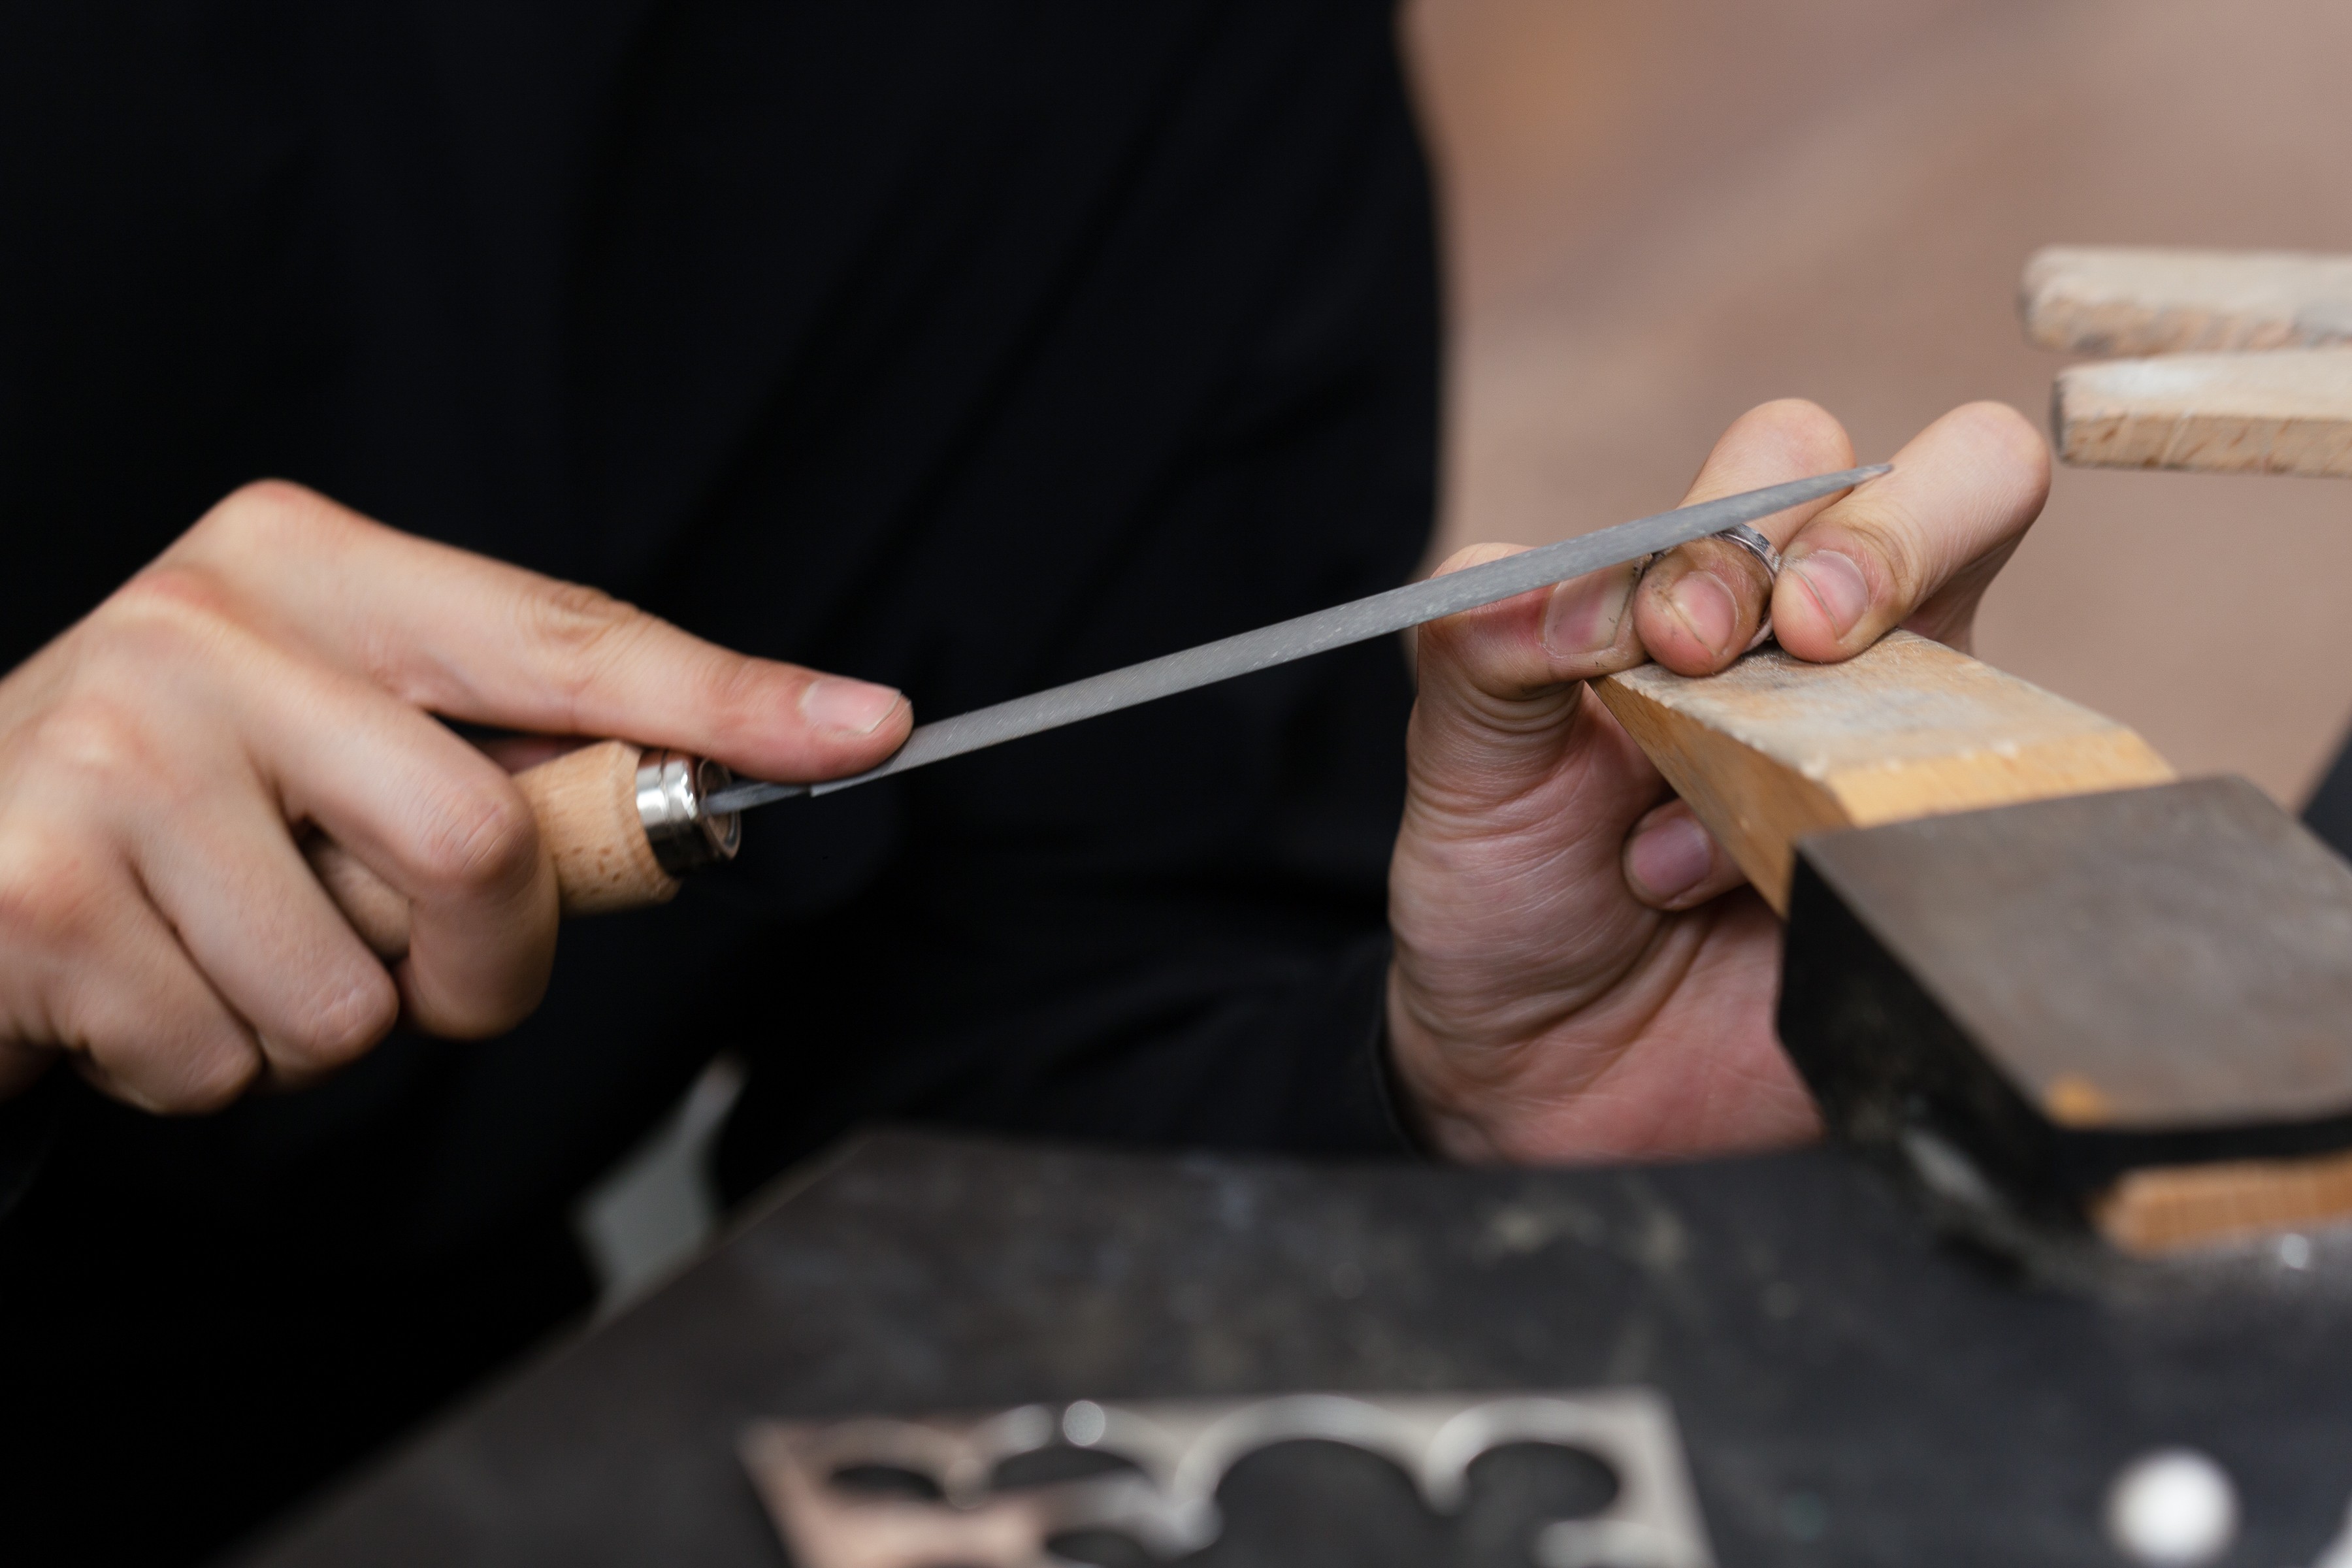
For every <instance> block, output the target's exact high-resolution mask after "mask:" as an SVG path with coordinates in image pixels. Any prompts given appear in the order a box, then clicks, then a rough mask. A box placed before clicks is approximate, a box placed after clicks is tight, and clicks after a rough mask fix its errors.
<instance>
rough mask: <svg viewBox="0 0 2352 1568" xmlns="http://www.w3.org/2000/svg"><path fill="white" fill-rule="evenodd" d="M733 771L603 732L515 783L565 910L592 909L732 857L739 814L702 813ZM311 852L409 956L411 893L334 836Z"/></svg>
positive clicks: (341, 900)
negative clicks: (604, 736) (607, 737)
mask: <svg viewBox="0 0 2352 1568" xmlns="http://www.w3.org/2000/svg"><path fill="white" fill-rule="evenodd" d="M723 779H724V770H722V769H716V768H715V767H714V766H713V764H710V763H703V762H700V761H698V760H697V759H694V758H690V757H684V756H681V755H679V754H678V753H676V752H641V751H640V750H639V749H638V748H636V747H635V746H632V745H630V744H629V743H628V742H625V741H600V742H597V743H595V744H594V745H591V746H583V747H582V748H580V749H579V750H578V751H576V752H566V753H564V754H563V755H562V756H560V757H557V758H556V759H554V760H553V761H552V762H546V763H540V764H539V766H537V767H535V768H530V769H527V770H525V771H524V772H522V773H517V774H516V775H515V784H516V786H517V787H518V788H520V790H521V791H522V793H523V798H524V799H526V800H528V801H530V809H531V815H532V816H535V817H537V818H538V819H539V833H540V840H541V843H542V844H544V845H545V846H546V847H547V851H548V853H549V855H550V856H551V857H552V858H553V859H554V861H555V883H556V887H557V889H558V890H559V891H560V893H561V894H562V900H563V912H564V913H565V914H566V915H587V914H603V913H607V912H610V911H613V910H634V909H642V908H644V907H645V906H646V905H648V904H659V903H666V902H667V901H668V900H670V899H672V898H675V897H676V896H677V889H678V879H677V870H679V869H684V868H688V867H689V866H692V865H697V864H702V863H705V862H708V861H712V860H723V859H730V858H733V856H734V853H735V847H736V845H737V844H738V843H739V842H740V837H739V835H740V828H739V826H738V825H737V822H736V819H735V818H734V817H732V816H727V817H723V818H716V819H713V818H707V817H704V816H700V815H699V805H700V798H701V795H703V794H704V793H705V792H706V791H707V790H708V789H709V788H710V787H712V786H713V785H714V784H717V783H719V782H723ZM665 852H667V863H666V856H665ZM304 853H305V854H306V855H308V856H309V857H310V866H311V868H312V869H313V870H314V871H316V872H317V873H318V877H319V880H320V882H321V883H323V884H324V885H325V887H326V889H327V891H328V893H329V894H330V895H331V896H332V897H333V899H334V900H335V902H336V903H337V904H338V905H340V906H341V909H342V911H343V913H344V915H345V916H346V917H347V918H348V919H349V920H350V921H351V922H352V928H353V929H354V930H356V931H358V932H359V933H360V935H361V936H362V937H363V938H365V939H366V941H367V944H368V945H369V946H370V947H372V948H373V949H374V950H375V951H376V952H377V953H378V954H379V955H381V956H382V957H383V958H385V959H389V960H397V959H399V958H401V957H404V955H405V954H406V953H407V952H408V900H407V898H406V897H405V896H404V895H403V894H402V893H400V892H399V891H397V890H396V889H394V888H393V887H392V886H391V885H390V884H388V883H386V882H385V881H384V880H383V879H382V878H381V877H378V876H377V875H376V874H375V873H374V872H373V871H371V870H370V869H368V868H367V867H365V866H364V865H362V864H361V863H360V861H359V860H358V859H357V858H355V857H354V856H352V853H351V852H350V851H349V850H347V849H345V848H344V847H342V846H341V845H340V844H337V843H336V842H335V841H334V840H332V839H331V838H326V837H314V838H312V839H311V840H310V842H309V843H308V844H307V845H305V846H304Z"/></svg>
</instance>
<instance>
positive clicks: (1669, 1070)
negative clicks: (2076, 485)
mask: <svg viewBox="0 0 2352 1568" xmlns="http://www.w3.org/2000/svg"><path fill="white" fill-rule="evenodd" d="M1854 461H1855V458H1854V453H1853V447H1852V444H1851V443H1850V442H1849V441H1848V439H1847V437H1846V435H1845V432H1844V430H1843V428H1842V427H1841V426H1839V425H1838V423H1837V422H1836V421H1835V420H1834V419H1832V417H1831V416H1829V415H1828V414H1827V413H1825V412H1823V411H1822V409H1821V408H1819V407H1817V406H1815V405H1811V404H1808V403H1799V402H1784V403H1774V404H1767V405H1764V406H1762V407H1760V408H1758V409H1755V410H1752V411H1751V412H1749V413H1748V415H1746V416H1743V417H1742V418H1740V419H1739V420H1738V422H1737V423H1735V424H1734V425H1733V426H1731V428H1730V429H1729V430H1728V431H1727V432H1726V433H1725V435H1724V437H1723V438H1722V439H1721V440H1720V441H1719V442H1717V445H1716V447H1715V450H1714V451H1713V452H1712V453H1711V454H1710V455H1709V456H1708V458H1707V460H1706V464H1705V466H1704V467H1703V468H1701V469H1700V471H1699V475H1698V478H1697V479H1696V482H1695V483H1694V484H1693V485H1692V487H1691V490H1690V494H1689V497H1688V499H1689V500H1707V499H1710V498H1712V497H1715V496H1719V495H1728V494H1733V493H1736V492H1738V491H1740V490H1745V489H1754V488H1756V487H1758V486H1760V485H1767V484H1771V483H1774V482H1776V481H1779V480H1782V479H1795V478H1798V477H1800V476H1801V475H1805V474H1815V473H1822V472H1826V471H1830V470H1834V469H1838V468H1847V467H1850V466H1852V465H1853V462H1854ZM1893 461H1894V463H1895V472H1894V473H1892V474H1890V475H1888V476H1886V477H1885V478H1884V479H1878V480H1875V481H1874V482H1872V483H1870V484H1869V485H1866V486H1864V488H1862V489H1858V490H1854V491H1850V492H1848V493H1847V494H1846V495H1845V496H1844V497H1843V498H1841V499H1837V500H1832V501H1825V502H1816V503H1814V504H1812V505H1811V506H1807V507H1801V508H1797V509H1795V510H1791V511H1789V512H1785V513H1782V514H1781V515H1780V516H1778V517H1775V518H1771V519H1769V520H1767V521H1765V522H1763V523H1761V524H1759V527H1760V528H1761V530H1762V531H1763V532H1764V533H1765V534H1766V535H1767V536H1769V538H1770V539H1771V540H1772V542H1773V543H1774V544H1775V545H1777V546H1778V547H1779V548H1780V551H1781V552H1782V554H1783V557H1784V560H1785V570H1784V572H1783V574H1782V576H1781V577H1780V582H1779V583H1778V584H1777V585H1774V586H1773V587H1772V588H1771V612H1772V622H1773V630H1774V635H1775V636H1776V637H1778V638H1779V640H1780V646H1781V647H1783V648H1785V649H1787V650H1788V651H1789V652H1790V653H1793V654H1795V655H1797V656H1799V657H1800V658H1809V659H1814V660H1817V661H1831V660H1835V659H1840V658H1851V657H1852V656H1853V655H1854V654H1856V653H1858V652H1860V651H1861V650H1862V649H1864V647H1868V646H1869V645H1870V644H1871V643H1873V642H1874V641H1875V640H1877V638H1878V637H1881V636H1883V635H1885V633H1886V632H1887V631H1889V630H1892V629H1893V628H1895V627H1896V626H1907V627H1909V628H1910V629H1911V630H1913V631H1916V632H1919V633H1921V634H1923V635H1925V636H1928V637H1937V638H1940V639H1941V640H1943V641H1945V642H1948V643H1950V644H1953V645H1954V646H1956V647H1967V646H1968V641H1969V632H1970V629H1971V627H1972V626H1973V623H1974V620H1975V616H1976V609H1977V605H1978V602H1979V599H1980V598H1981V597H1982V595H1983V593H1984V590H1985V587H1986V586H1987V584H1990V582H1991V580H1992V577H1993V575H1994V574H1995V573H1997V572H1998V571H1999V570H2000V566H2001V564H2002V563H2004V562H2005V561H2007V559H2008V558H2009V556H2010V554H2011V552H2012V551H2014V550H2015V548H2016V546H2017V543H2018V541H2019V540H2020V539H2021V537H2022V536H2023V534H2024V532H2025V530H2026V528H2027V527H2028V526H2029V525H2030V524H2031V523H2032V521H2033V520H2034V518H2035V517H2036V516H2037V515H2038V514H2039V513H2040V511H2041V510H2042V500H2043V499H2044V497H2045V496H2046V495H2047V493H2048V489H2049V478H2050V458H2049V449H2048V447H2046V446H2045V445H2044V444H2043V442H2042V437H2041V436H2040V434H2039V433H2038V432H2037V431H2035V430H2034V429H2033V427H2032V426H2030V425H2029V424H2027V422H2026V421H2025V419H2024V418H2023V417H2022V416H2020V415H2019V414H2017V413H2016V412H2015V411H2013V410H2011V409H2009V408H2006V407H2003V406H2001V405H1997V404H1972V405H1969V406H1967V407H1964V408H1959V409H1956V410H1954V411H1953V412H1952V413H1950V414H1948V415H1946V416H1944V417H1943V418H1942V419H1939V420H1937V422H1936V423H1935V424H1934V425H1932V426H1928V428H1927V430H1925V431H1923V432H1922V433H1921V434H1920V435H1919V436H1917V437H1915V438H1914V439H1913V440H1912V441H1911V442H1910V443H1908V444H1907V445H1906V446H1905V447H1903V449H1902V450H1901V451H1900V452H1898V453H1896V454H1895V458H1894V459H1893ZM1515 548H1516V547H1514V546H1509V545H1479V546H1474V547H1472V548H1471V549H1468V550H1465V551H1464V552H1461V553H1460V554H1457V555H1456V556H1454V559H1453V560H1451V561H1449V562H1448V563H1446V569H1449V570H1452V569H1459V568H1461V567H1463V566H1467V565H1470V564H1473V563H1475V562H1478V561H1481V560H1487V559H1491V558H1493V557H1495V556H1496V555H1501V554H1507V553H1510V552H1511V551H1512V550H1513V549H1515ZM1632 587H1633V574H1632V572H1631V570H1630V569H1628V568H1617V569H1613V570H1612V571H1608V572H1602V573H1598V574H1594V575H1593V576H1591V577H1586V578H1580V579H1578V580H1577V581H1575V582H1572V583H1565V584H1560V585H1559V586H1558V587H1556V588H1552V589H1549V590H1546V591H1541V592H1538V593H1534V594H1528V595H1521V596H1520V597H1518V598H1516V599H1511V600H1507V601H1505V602H1504V603H1502V604H1498V605H1489V606H1487V607H1486V608H1485V609H1482V610H1474V611H1471V612H1469V613H1467V614H1465V615H1461V616H1454V617H1452V618H1450V619H1448V620H1445V621H1442V622H1436V623H1433V624H1432V625H1430V626H1425V627H1423V630H1422V634H1421V644H1420V659H1419V671H1420V681H1421V690H1420V700H1419V701H1418V703H1417V704H1416V705H1415V708H1414V710H1413V717H1412V734H1411V737H1410V742H1409V745H1408V749H1407V763H1408V768H1409V770H1410V772H1409V786H1408V790H1409V793H1408V795H1407V797H1406V805H1405V820H1404V826H1403V829H1402V832H1401V833H1400V835H1399V836H1398V840H1397V848H1396V857H1395V859H1394V862H1393V863H1392V865H1391V870H1390V875H1389V921H1390V925H1391V930H1392V931H1393V932H1394V935H1395V938H1396V958H1395V961H1394V963H1393V965H1392V966H1391V972H1390V983H1389V1003H1388V1022H1389V1033H1390V1038H1391V1044H1392V1048H1393V1050H1394V1052H1395V1057H1394V1060H1395V1065H1396V1070H1397V1077H1398V1079H1399V1080H1400V1082H1401V1084H1402V1087H1403V1089H1405V1091H1406V1093H1405V1098H1406V1100H1407V1101H1408V1105H1407V1108H1406V1109H1407V1113H1408V1114H1409V1115H1411V1116H1412V1117H1413V1118H1414V1119H1415V1120H1416V1121H1417V1122H1418V1124H1419V1127H1420V1130H1421V1131H1422V1133H1423V1136H1424V1137H1425V1138H1426V1139H1427V1140H1428V1142H1430V1143H1431V1144H1432V1145H1433V1146H1434V1147H1435V1148H1436V1149H1437V1150H1438V1151H1439V1152H1442V1153H1444V1154H1446V1155H1449V1156H1451V1157H1453V1158H1455V1159H1460V1160H1467V1161H1525V1162H1546V1161H1558V1160H1579V1159H1605V1158H1612V1157H1625V1156H1643V1155H1664V1154H1685V1153H1698V1152H1721V1151H1729V1150H1738V1149H1754V1148H1762V1147H1769V1146H1772V1145H1775V1144H1780V1143H1787V1142H1794V1141H1797V1140H1800V1139H1802V1138H1806V1137H1809V1136H1811V1134H1812V1133H1813V1132H1814V1131H1816V1127H1817V1123H1816V1121H1815V1118H1814V1115H1813V1111H1812V1108H1811V1104H1810V1102H1809V1101H1808V1100H1807V1099H1806V1097H1805V1094H1804V1090H1803V1088H1802V1086H1801V1084H1800V1083H1799V1082H1798V1080H1797V1078H1796V1075H1795V1072H1794V1070H1793V1069H1792V1068H1790V1065H1789V1062H1788V1058H1786V1057H1785V1056H1783V1055H1782V1054H1781V1051H1780V1046H1779V1043H1778V1042H1777V1040H1776V1039H1775V1038H1774V1037H1773V1033H1772V1024H1771V1006H1772V998H1773V987H1774V981H1775V977H1776V973H1777V971H1778V967H1779V962H1780V925H1779V922H1778V921H1776V920H1775V919H1774V918H1773V916H1772V913H1771V911H1770V910H1769V909H1768V908H1767V907H1766V906H1765V904H1764V902H1763V900H1761V899H1759V898H1758V897H1757V896H1756V895H1755V893H1754V892H1753V891H1752V890H1751V889H1748V888H1746V887H1745V886H1744V885H1743V879H1742V878H1741V876H1740V873H1739V870H1738V867H1737V866H1735V865H1734V864H1733V863H1732V861H1731V859H1730V858H1729V857H1728V856H1727V855H1726V854H1725V853H1724V851H1723V850H1722V848H1721V847H1720V846H1718V845H1717V844H1716V843H1715V842H1714V840H1713V839H1712V838H1711V837H1709V836H1708V835H1707V834H1706V831H1705V829H1703V828H1702V827H1700V826H1699V825H1698V823H1697V822H1696V818H1694V817H1693V816H1692V815H1691V813H1690V811H1689V808H1688V807H1686V806H1685V805H1682V804H1681V803H1680V802H1678V801H1676V800H1675V799H1674V798H1673V797H1672V796H1671V795H1669V794H1668V792H1667V790H1666V788H1665V785H1664V783H1663V781H1662V780H1661V779H1660V777H1659V775H1658V773H1657V772H1656V770H1655V769H1654V768H1652V767H1651V766H1650V764H1649V763H1648V761H1647V760H1646V759H1645V758H1644V757H1643V755H1642V753H1641V752H1640V750H1639V749H1638V748H1637V747H1635V746H1634V744H1633V742H1632V741H1631V740H1630V739H1628V738H1627V736H1626V734H1625V732H1624V731H1622V729H1620V728H1619V727H1618V725H1617V723H1616V721H1615V720H1613V719H1612V718H1611V717H1610V715H1609V712H1608V710H1606V709H1605V708H1603V707H1602V706H1601V701H1600V700H1599V699H1598V698H1597V697H1595V696H1593V695H1592V694H1591V690H1590V689H1589V688H1588V687H1587V686H1586V685H1585V684H1584V682H1585V681H1586V680H1587V679H1589V678H1591V677H1594V676H1599V675H1603V674H1607V673H1609V672H1611V671H1612V670H1617V669H1623V668H1630V667H1631V666H1633V665H1634V664H1637V663H1639V662H1641V661H1642V660H1643V658H1645V657H1646V658H1654V659H1656V660H1657V661H1658V662H1660V663H1662V664H1664V665H1666V666H1668V667H1669V668H1674V669H1675V670H1678V671H1680V672H1682V673H1684V674H1689V675H1702V674H1707V673H1710V672H1712V671H1714V670H1717V669H1719V668H1723V667H1724V666H1725V665H1726V664H1728V663H1729V662H1730V661H1731V660H1732V659H1733V658H1737V657H1738V654H1739V652H1740V651H1741V650H1743V649H1744V648H1745V647H1747V646H1748V639H1749V637H1750V636H1751V635H1752V634H1753V633H1754V631H1755V629H1756V627H1757V625H1758V622H1759V616H1760V615H1761V613H1762V611H1763V607H1764V601H1765V595H1766V591H1767V584H1766V575H1765V572H1764V569H1763V567H1762V566H1761V565H1760V564H1759V563H1757V562H1756V560H1755V559H1754V557H1752V556H1750V555H1748V553H1747V552H1744V551H1741V550H1739V549H1738V548H1737V547H1735V546H1732V545H1728V544H1724V543H1720V542H1714V541H1708V542H1703V543H1700V544H1697V545H1693V546H1686V547H1685V548H1684V549H1682V550H1680V551H1677V552H1674V553H1673V554H1672V555H1669V556H1668V557H1666V558H1665V559H1664V560H1662V561H1660V562H1658V563H1654V564H1653V565H1652V566H1651V567H1650V569H1649V571H1648V572H1647V573H1646V574H1643V577H1642V579H1641V581H1640V584H1639V585H1638V588H1633V592H1632V593H1631V595H1630V613H1622V612H1623V611H1624V610H1625V609H1626V607H1627V600H1628V590H1629V588H1632Z"/></svg>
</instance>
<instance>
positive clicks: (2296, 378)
mask: <svg viewBox="0 0 2352 1568" xmlns="http://www.w3.org/2000/svg"><path fill="white" fill-rule="evenodd" d="M2020 310H2021V313H2022V314H2023V316H2024V319H2025V331H2026V335H2027V336H2028V337H2029V338H2031V339H2032V341H2033V342H2037V343H2039V344H2041V345H2042V346H2043V347H2044V348H2053V349H2058V350H2062V351H2063V352H2065V353H2084V354H2097V355H2110V354H2127V355H2139V356H2154V357H2139V358H2127V359H2116V360H2111V361H2109V362H2107V363H2095V364H2078V365H2074V366H2072V367H2070V368H2069V369H2067V370H2064V371H2062V372H2061V373H2060V374H2059V376H2058V382H2057V385H2056V388H2055V389H2054V392H2053V397H2052V401H2051V425H2052V426H2053V435H2054V437H2055V438H2056V444H2057V447H2058V455H2059V456H2060V457H2061V458H2064V459H2065V460H2066V461H2067V462H2069V463H2074V464H2078V465H2083V466H2087V467H2097V468H2189V469H2199V470H2203V471H2206V472H2210V473H2263V474H2310V475H2332V476H2336V477H2338V478H2346V477H2352V257H2346V256H2313V255H2304V254H2300V253H2296V252H2289V251H2227V250H2171V249H2162V248H2156V247H2126V246H2053V247H2050V248H2048V249H2045V250H2042V251H2040V252H2038V253H2037V254H2036V255H2035V256H2034V257H2033V258H2032V260H2031V261H2029V262H2028V263H2027V264H2026V268H2025V278H2024V282H2023V287H2022V289H2021V296H2020Z"/></svg>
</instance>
